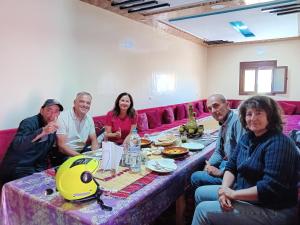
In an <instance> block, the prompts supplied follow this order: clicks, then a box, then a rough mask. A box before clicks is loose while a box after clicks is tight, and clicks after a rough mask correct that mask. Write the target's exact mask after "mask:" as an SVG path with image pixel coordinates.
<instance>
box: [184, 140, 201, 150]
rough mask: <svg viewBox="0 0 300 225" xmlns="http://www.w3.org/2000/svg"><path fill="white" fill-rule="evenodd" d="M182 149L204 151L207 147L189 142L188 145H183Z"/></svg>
mask: <svg viewBox="0 0 300 225" xmlns="http://www.w3.org/2000/svg"><path fill="white" fill-rule="evenodd" d="M181 147H184V148H187V149H189V150H192V151H193V150H194V151H195V150H201V149H203V148H204V147H205V146H204V145H203V144H201V143H199V142H187V143H183V144H182V145H181Z"/></svg>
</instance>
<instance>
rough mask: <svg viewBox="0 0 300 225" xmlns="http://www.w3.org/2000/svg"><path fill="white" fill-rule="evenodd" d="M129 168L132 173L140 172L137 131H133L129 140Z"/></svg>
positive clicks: (140, 156) (139, 139) (139, 145)
mask: <svg viewBox="0 0 300 225" xmlns="http://www.w3.org/2000/svg"><path fill="white" fill-rule="evenodd" d="M128 156H129V167H130V169H131V171H132V172H134V173H139V172H141V163H142V155H141V138H140V136H139V135H138V133H137V129H133V130H132V133H131V135H130V139H129V146H128Z"/></svg>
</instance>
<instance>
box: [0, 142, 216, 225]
mask: <svg viewBox="0 0 300 225" xmlns="http://www.w3.org/2000/svg"><path fill="white" fill-rule="evenodd" d="M213 148H214V143H211V144H209V145H208V146H207V147H206V148H205V149H203V150H202V151H198V152H191V153H190V156H189V157H188V158H186V159H183V160H179V161H177V162H176V164H177V169H176V170H175V171H174V172H172V173H169V174H164V175H159V176H157V177H156V178H155V179H154V180H153V181H152V182H151V183H149V184H148V185H146V186H144V187H143V188H141V189H140V190H138V191H136V192H134V193H133V194H131V195H130V196H128V197H127V198H126V199H122V198H115V197H112V196H102V199H103V201H104V203H105V204H106V205H109V206H111V207H113V210H112V211H110V212H109V211H103V210H101V208H100V207H99V205H98V204H97V203H96V201H95V200H91V201H89V202H85V203H71V202H68V201H66V200H64V199H63V198H62V197H61V196H60V195H59V193H58V192H56V191H54V193H53V194H50V195H45V190H46V189H49V188H51V189H53V190H55V181H54V177H53V176H51V175H49V174H47V173H46V172H41V173H36V174H33V175H31V176H28V177H24V178H22V179H19V180H15V181H12V182H9V183H7V184H5V185H4V186H3V189H2V196H1V211H0V214H1V215H0V224H1V223H2V224H3V225H23V224H24V225H31V224H32V225H35V224H36V225H62V224H66V225H69V224H72V225H77V224H78V225H79V224H80V225H83V224H106V225H116V224H132V225H134V224H137V225H140V224H149V223H150V222H151V221H153V220H154V219H155V218H156V217H158V216H159V215H160V214H161V213H162V212H163V211H164V210H165V209H167V208H168V207H169V206H170V204H171V203H172V202H174V201H175V200H176V198H177V197H179V196H180V195H181V194H183V193H184V191H185V188H186V187H187V185H188V184H189V180H190V176H191V173H192V172H194V171H195V170H197V169H198V166H199V162H200V161H201V160H202V158H203V157H204V156H205V155H206V154H207V153H208V152H210V151H211V150H212V149H213Z"/></svg>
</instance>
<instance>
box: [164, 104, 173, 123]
mask: <svg viewBox="0 0 300 225" xmlns="http://www.w3.org/2000/svg"><path fill="white" fill-rule="evenodd" d="M174 120H175V118H174V112H173V109H172V108H171V107H168V108H166V109H165V110H164V112H163V123H164V124H170V123H173V122H174Z"/></svg>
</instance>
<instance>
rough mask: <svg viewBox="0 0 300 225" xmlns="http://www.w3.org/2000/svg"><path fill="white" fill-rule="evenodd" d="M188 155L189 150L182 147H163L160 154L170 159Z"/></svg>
mask: <svg viewBox="0 0 300 225" xmlns="http://www.w3.org/2000/svg"><path fill="white" fill-rule="evenodd" d="M188 153H189V150H188V149H187V148H184V147H165V149H164V150H163V151H162V154H163V155H165V156H167V157H171V158H176V157H181V156H184V155H186V154H188Z"/></svg>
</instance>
